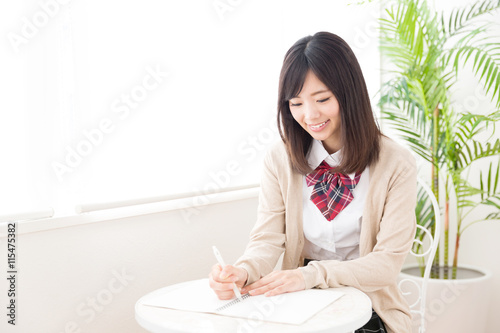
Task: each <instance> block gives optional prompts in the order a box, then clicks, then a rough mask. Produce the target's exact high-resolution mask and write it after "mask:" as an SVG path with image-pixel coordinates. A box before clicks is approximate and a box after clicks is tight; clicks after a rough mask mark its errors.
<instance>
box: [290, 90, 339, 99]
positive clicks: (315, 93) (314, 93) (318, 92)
mask: <svg viewBox="0 0 500 333" xmlns="http://www.w3.org/2000/svg"><path fill="white" fill-rule="evenodd" d="M329 91H330V90H328V89H323V90H318V91H316V92H313V93H312V94H311V96H314V95H317V94H321V93H324V92H329ZM292 98H300V97H299V96H293V97H292ZM292 98H290V99H292Z"/></svg>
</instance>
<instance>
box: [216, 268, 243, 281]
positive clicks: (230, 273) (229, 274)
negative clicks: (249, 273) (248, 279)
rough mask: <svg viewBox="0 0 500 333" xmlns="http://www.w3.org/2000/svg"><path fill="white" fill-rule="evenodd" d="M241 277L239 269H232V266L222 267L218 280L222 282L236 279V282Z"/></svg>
mask: <svg viewBox="0 0 500 333" xmlns="http://www.w3.org/2000/svg"><path fill="white" fill-rule="evenodd" d="M241 276H242V272H241V268H238V267H234V266H232V265H226V266H224V269H222V271H221V273H220V278H221V279H223V280H227V279H230V278H234V277H236V279H234V281H238V280H239V278H240V277H241Z"/></svg>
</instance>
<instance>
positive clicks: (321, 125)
mask: <svg viewBox="0 0 500 333" xmlns="http://www.w3.org/2000/svg"><path fill="white" fill-rule="evenodd" d="M329 121H330V119H328V120H326V121H324V122H322V123H318V124H314V125H311V124H309V125H308V126H309V129H310V130H311V131H314V132H318V131H321V130H322V129H323V128H324V127H325V126H326V125H327V124H328V122H329Z"/></svg>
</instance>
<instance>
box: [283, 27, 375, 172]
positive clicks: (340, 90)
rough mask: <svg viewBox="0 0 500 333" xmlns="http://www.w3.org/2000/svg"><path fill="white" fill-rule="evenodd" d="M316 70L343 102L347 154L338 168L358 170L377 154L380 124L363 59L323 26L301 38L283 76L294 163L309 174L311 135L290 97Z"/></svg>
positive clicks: (287, 137)
mask: <svg viewBox="0 0 500 333" xmlns="http://www.w3.org/2000/svg"><path fill="white" fill-rule="evenodd" d="M309 70H311V71H312V72H313V73H314V74H315V75H316V76H317V77H318V78H319V80H320V81H321V82H323V83H324V84H325V85H326V86H327V87H328V89H329V90H330V91H331V92H332V93H333V94H334V95H335V97H336V98H337V101H338V103H339V107H340V117H341V132H342V133H341V140H342V142H341V144H342V159H341V162H340V165H339V166H337V167H336V168H335V171H336V172H342V173H354V172H356V171H359V172H361V171H363V170H364V169H365V168H366V166H368V165H369V164H371V163H372V162H374V161H376V160H377V159H378V155H379V151H380V135H381V132H380V130H379V127H378V124H377V123H376V120H375V118H374V116H373V111H372V108H371V104H370V98H369V96H368V90H367V89H366V84H365V79H364V77H363V73H362V72H361V68H360V66H359V64H358V61H357V59H356V57H355V55H354V53H353V52H352V50H351V48H350V47H349V45H347V43H346V42H345V41H344V40H343V39H342V38H340V37H339V36H337V35H334V34H332V33H329V32H318V33H316V34H315V35H313V36H307V37H304V38H302V39H300V40H298V41H297V42H296V43H295V44H294V45H293V46H292V47H291V48H290V49H289V50H288V52H287V53H286V55H285V60H284V61H283V67H282V68H281V74H280V79H279V92H278V130H279V133H280V136H281V139H282V140H283V142H284V143H285V145H286V148H287V152H288V156H289V157H290V161H291V163H292V167H293V169H294V170H296V171H297V172H300V173H302V174H307V173H309V172H311V171H312V170H311V167H310V166H309V164H308V162H307V158H306V155H307V152H308V151H309V149H310V147H311V143H312V140H313V139H312V137H311V135H309V133H307V132H306V131H305V130H304V129H303V128H302V126H300V124H299V123H297V122H296V121H295V119H294V118H293V116H292V114H291V112H290V107H289V100H290V99H291V98H293V97H294V96H297V95H298V94H299V93H300V91H301V90H302V87H303V85H304V80H305V77H306V74H307V72H308V71H309Z"/></svg>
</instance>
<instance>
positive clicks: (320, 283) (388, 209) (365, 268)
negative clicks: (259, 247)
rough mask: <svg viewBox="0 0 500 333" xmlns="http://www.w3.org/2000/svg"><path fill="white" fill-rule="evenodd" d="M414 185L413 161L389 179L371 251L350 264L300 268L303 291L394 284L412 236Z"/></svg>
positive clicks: (322, 263)
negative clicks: (304, 288)
mask: <svg viewBox="0 0 500 333" xmlns="http://www.w3.org/2000/svg"><path fill="white" fill-rule="evenodd" d="M416 186H417V178H416V167H415V164H414V161H412V163H408V165H407V166H406V167H405V168H404V169H403V170H401V171H400V172H399V173H397V174H394V175H393V176H392V178H391V179H390V180H389V184H388V190H387V195H386V198H385V203H384V208H383V213H382V218H381V220H380V230H379V232H378V233H377V236H376V244H375V246H374V248H373V250H372V251H371V252H370V253H369V254H367V255H366V256H363V257H360V258H358V259H355V260H351V261H336V260H324V261H314V262H310V263H309V265H307V266H306V267H300V270H301V272H302V274H303V275H304V279H305V281H306V288H312V287H319V288H329V287H338V286H353V287H356V288H358V289H360V290H362V291H364V292H372V291H375V290H378V289H381V288H384V287H386V286H388V285H391V284H394V283H395V282H396V279H397V276H398V274H399V271H400V270H401V267H402V265H403V263H404V260H405V258H406V255H407V254H408V251H409V250H410V248H411V245H412V242H413V238H414V236H415V229H416V222H415V221H416V219H415V205H416ZM372 223H376V221H372Z"/></svg>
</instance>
